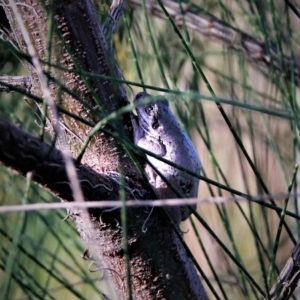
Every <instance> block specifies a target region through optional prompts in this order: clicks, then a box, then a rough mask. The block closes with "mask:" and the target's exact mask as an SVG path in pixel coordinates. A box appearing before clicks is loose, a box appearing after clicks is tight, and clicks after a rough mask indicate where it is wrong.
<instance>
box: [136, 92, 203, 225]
mask: <svg viewBox="0 0 300 300" xmlns="http://www.w3.org/2000/svg"><path fill="white" fill-rule="evenodd" d="M146 97H151V96H150V95H149V94H147V93H144V92H141V93H138V94H137V95H136V96H135V99H134V102H138V101H140V100H141V99H144V98H146ZM136 110H137V117H135V116H132V121H133V129H134V142H135V144H136V145H138V146H139V147H141V148H144V149H147V150H149V151H151V152H153V153H155V154H157V155H160V156H161V157H163V158H165V159H167V160H170V161H172V162H174V163H176V164H178V165H180V166H182V167H184V168H186V169H188V170H191V171H193V172H195V173H197V174H199V173H200V168H201V166H200V161H199V159H198V155H197V152H196V150H195V148H194V145H193V143H192V141H191V140H190V138H189V137H188V135H187V134H186V133H185V132H184V131H183V130H182V128H181V127H180V125H179V124H178V122H177V120H176V118H175V116H174V115H173V113H172V112H171V110H170V109H169V106H168V102H167V100H166V99H162V100H161V101H159V102H155V103H151V104H148V105H144V106H139V107H137V108H136ZM147 158H148V159H149V161H150V162H151V163H152V164H153V165H154V166H155V167H156V168H157V169H158V170H159V171H160V172H161V173H162V174H163V175H164V176H165V177H166V178H167V179H168V180H169V181H170V182H171V183H172V184H173V186H174V187H175V188H176V189H177V190H178V191H180V192H181V193H182V194H183V195H185V197H187V198H194V197H197V195H198V185H199V180H198V179H197V178H195V177H193V176H191V175H189V174H187V173H185V172H183V171H180V170H178V169H177V168H174V167H172V166H170V165H168V164H166V163H164V162H162V161H160V160H158V159H155V158H154V157H152V156H149V155H148V156H147ZM145 172H146V174H147V176H148V179H149V182H150V183H151V184H152V185H153V187H154V189H155V191H156V192H157V194H158V196H159V197H160V198H161V199H170V198H178V196H177V195H176V193H175V192H174V191H173V190H172V189H171V188H170V187H169V186H168V185H167V184H166V183H165V182H164V180H163V179H162V178H161V177H160V176H158V174H157V173H155V172H154V170H153V169H152V168H151V167H150V166H147V167H146V169H145ZM193 207H194V208H196V205H194V206H193ZM168 210H169V212H170V214H171V215H172V218H173V220H174V221H175V222H176V223H178V224H179V223H180V220H181V221H184V220H186V219H187V218H188V217H189V216H190V214H191V211H190V210H189V208H188V207H186V206H181V207H180V209H179V208H178V207H177V208H176V207H175V208H172V209H168Z"/></svg>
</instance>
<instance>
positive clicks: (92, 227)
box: [0, 0, 207, 299]
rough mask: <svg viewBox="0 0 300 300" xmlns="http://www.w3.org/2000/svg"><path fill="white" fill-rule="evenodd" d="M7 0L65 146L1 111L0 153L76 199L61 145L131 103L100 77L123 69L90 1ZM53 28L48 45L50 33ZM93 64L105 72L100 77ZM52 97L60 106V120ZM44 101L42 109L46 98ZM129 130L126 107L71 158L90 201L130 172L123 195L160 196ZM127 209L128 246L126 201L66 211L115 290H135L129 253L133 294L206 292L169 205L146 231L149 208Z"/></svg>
mask: <svg viewBox="0 0 300 300" xmlns="http://www.w3.org/2000/svg"><path fill="white" fill-rule="evenodd" d="M2 3H4V5H3V8H4V10H5V13H6V15H7V17H8V20H9V22H10V26H11V29H12V31H13V34H14V38H15V40H16V41H17V44H18V45H19V48H20V50H21V51H22V52H24V53H29V56H27V57H25V58H26V66H27V68H28V72H29V75H30V78H31V89H30V92H31V94H32V95H34V96H35V97H36V98H35V99H36V100H37V101H38V100H39V98H40V101H42V99H41V98H42V97H43V99H44V101H46V100H47V101H48V102H47V104H48V105H49V108H50V109H49V110H48V113H47V117H48V120H49V122H50V123H51V124H52V125H53V126H54V130H53V132H52V134H53V137H54V138H57V135H58V134H59V137H58V139H57V140H58V141H59V144H57V147H60V148H61V149H62V152H61V151H59V150H58V149H55V148H53V147H52V146H49V145H47V144H45V143H44V142H43V141H42V140H41V139H40V138H36V137H33V136H31V135H29V134H28V133H26V132H24V131H22V130H21V129H18V128H16V127H14V126H13V125H11V124H9V123H7V122H4V121H3V122H2V121H1V122H0V133H1V136H0V160H1V162H2V163H4V164H5V165H7V166H8V167H10V168H13V169H14V170H17V171H18V172H19V173H20V174H22V175H24V176H25V175H26V174H27V172H33V178H34V180H35V181H37V182H38V183H40V184H41V185H42V186H43V187H45V188H47V189H50V190H51V192H53V193H55V194H56V195H58V196H59V197H60V198H61V199H62V200H64V201H73V200H76V196H77V195H76V194H74V190H73V189H72V184H71V180H70V176H69V175H68V171H67V169H66V167H65V164H67V163H66V160H65V157H66V154H64V153H65V152H64V151H65V149H64V145H65V144H67V145H68V146H69V147H70V150H71V153H72V155H73V157H77V156H78V154H79V153H80V149H81V147H82V144H83V141H86V139H87V138H88V135H89V133H90V131H91V129H92V127H91V126H94V125H95V124H96V123H97V122H99V121H101V120H103V118H105V117H106V116H108V115H109V114H110V113H112V112H114V111H117V110H118V109H119V108H121V107H124V106H125V105H126V104H128V103H129V102H128V100H127V96H126V93H125V89H124V88H123V86H122V85H121V84H119V83H117V82H115V81H111V80H108V79H103V77H101V76H109V77H114V78H120V74H119V73H120V72H119V71H118V68H117V65H116V63H115V60H114V57H113V54H112V51H111V49H110V47H109V45H108V43H107V41H106V38H105V36H104V34H103V29H102V26H101V25H100V24H99V22H98V20H97V18H96V15H95V13H94V9H93V6H92V5H91V3H90V2H89V1H85V0H79V1H66V0H60V1H47V2H45V3H44V4H42V3H41V2H40V1H36V0H25V1H22V4H20V3H19V4H14V1H8V0H3V1H2ZM49 3H52V4H51V5H50V4H49ZM20 17H21V18H20ZM20 20H22V21H20ZM22 23H23V24H22ZM51 24H52V25H53V28H54V30H53V35H51V32H52V29H51V26H52V25H51ZM22 26H24V27H23V28H22ZM24 30H25V31H26V32H27V34H28V38H27V39H26V36H25V35H24ZM49 33H50V34H49ZM49 36H50V37H51V40H50V41H49V43H50V45H51V47H49V45H48V42H47V41H48V40H49V38H48V37H49ZM49 51H51V55H49ZM34 55H36V56H37V57H36V58H38V59H39V61H38V60H36V59H35V57H34ZM39 66H42V72H41V71H39V70H38V69H39V68H38V67H39ZM87 72H88V73H87ZM93 74H98V75H101V76H99V77H97V78H96V77H93ZM47 82H49V84H48V85H47V86H45V83H47ZM12 89H13V87H12ZM47 89H49V90H50V93H49V94H47ZM37 97H38V98H37ZM47 97H48V98H47ZM33 98H34V97H33ZM51 101H53V102H54V103H55V104H56V106H59V109H58V110H59V112H60V113H59V118H60V123H61V125H60V129H59V128H58V122H57V119H56V113H55V111H54V110H53V106H51ZM40 107H41V109H42V110H43V106H42V105H40ZM63 111H68V112H69V113H72V114H75V115H77V116H78V118H74V117H73V116H72V115H70V114H66V113H62V112H63ZM80 118H81V119H80ZM82 119H84V120H82ZM67 129H68V130H67ZM120 137H121V138H120ZM117 138H118V139H117ZM54 140H55V139H54ZM129 140H132V126H131V121H130V115H129V114H127V115H126V114H124V115H123V116H122V117H121V118H120V119H119V120H118V121H115V122H114V123H110V124H109V125H106V126H105V127H104V126H102V127H101V128H100V130H99V131H98V132H96V133H95V134H94V135H93V137H92V139H91V141H90V142H89V144H88V148H87V150H86V151H85V153H84V155H83V156H82V157H81V156H80V158H81V159H80V160H79V159H77V160H74V159H71V160H70V163H71V164H72V165H73V166H74V167H75V170H76V172H77V177H78V180H79V184H80V187H81V190H82V192H83V197H84V200H85V201H91V200H115V199H118V198H119V197H120V196H119V190H120V189H121V188H122V186H123V185H122V181H123V178H125V179H124V182H125V188H124V189H125V191H126V199H139V200H145V199H153V195H152V194H151V191H150V190H149V188H148V184H147V183H145V181H144V180H143V178H142V176H141V175H140V174H139V172H138V170H137V169H136V167H135V165H134V164H133V162H132V160H131V159H130V157H129V156H130V155H132V154H133V153H134V152H133V151H132V150H128V149H130V147H124V145H126V143H128V141H129ZM126 149H127V150H128V151H129V152H128V151H126ZM128 153H129V154H130V155H128ZM20 157H21V159H17V158H20ZM140 161H141V159H140ZM117 172H118V173H117ZM120 172H123V175H124V176H125V177H122V176H121V174H119V173H120ZM126 213H127V214H126V216H127V217H126V222H127V242H128V251H127V250H126V248H124V245H126V244H124V242H123V239H124V232H123V231H122V227H120V225H119V224H122V225H124V222H123V223H122V222H121V216H120V210H112V211H111V212H106V211H103V210H101V209H90V210H89V216H90V217H89V220H87V219H86V218H85V217H84V213H83V211H81V210H79V209H77V210H76V209H72V210H70V211H69V216H70V218H71V219H72V220H73V221H74V223H75V224H76V227H77V230H78V232H79V233H80V235H81V237H82V239H83V240H84V242H85V243H86V245H87V247H88V248H89V249H90V250H91V252H92V253H93V255H94V257H95V260H96V261H98V263H99V264H100V266H101V268H105V269H107V270H108V271H107V273H108V276H110V277H111V279H112V281H113V283H114V286H115V288H116V291H117V295H118V297H119V298H120V299H126V298H127V297H128V293H129V292H128V291H129V289H128V284H127V281H126V280H127V278H128V272H127V271H126V263H125V262H126V255H128V257H129V261H130V274H131V277H130V279H131V288H132V298H133V299H207V296H206V294H205V292H204V289H203V287H202V284H201V282H200V279H199V276H198V274H197V272H196V270H195V268H194V266H193V263H192V261H191V259H190V257H188V254H187V252H186V250H185V248H184V246H183V244H182V243H181V242H180V238H181V236H180V234H179V235H178V234H176V232H175V231H174V228H173V226H172V225H171V224H170V221H169V220H168V219H167V218H166V217H165V215H164V213H163V210H162V209H154V212H153V213H152V215H151V218H150V219H149V221H148V222H147V231H146V232H143V230H142V228H143V226H144V225H145V220H146V219H147V217H148V215H149V210H145V209H141V208H130V209H127V210H126ZM127 252H128V253H127ZM109 270H111V271H109Z"/></svg>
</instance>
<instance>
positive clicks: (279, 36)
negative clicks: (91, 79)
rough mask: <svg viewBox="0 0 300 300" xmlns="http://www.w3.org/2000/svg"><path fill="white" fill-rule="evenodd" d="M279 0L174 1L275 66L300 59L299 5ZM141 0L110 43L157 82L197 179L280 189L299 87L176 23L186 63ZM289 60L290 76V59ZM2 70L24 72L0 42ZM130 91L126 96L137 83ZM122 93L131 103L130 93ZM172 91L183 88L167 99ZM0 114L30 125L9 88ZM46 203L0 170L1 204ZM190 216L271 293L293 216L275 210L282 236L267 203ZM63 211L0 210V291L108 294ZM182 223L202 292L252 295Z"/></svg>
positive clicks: (209, 192) (29, 112)
mask: <svg viewBox="0 0 300 300" xmlns="http://www.w3.org/2000/svg"><path fill="white" fill-rule="evenodd" d="M162 2H164V1H162ZM174 2H175V3H178V2H181V1H174ZM183 2H184V3H183ZM287 2H288V1H279V0H277V1H273V0H270V1H265V0H263V1H255V0H242V1H238V0H226V1H225V0H223V1H222V0H214V1H201V0H198V1H182V5H186V4H191V3H193V4H194V6H191V5H190V6H189V7H190V8H191V10H192V11H193V12H195V14H196V15H199V16H203V17H205V18H209V15H208V14H211V15H213V16H215V17H216V18H217V19H218V20H220V22H221V21H223V22H225V23H226V25H222V26H224V28H225V26H226V28H230V27H233V28H238V29H240V30H241V31H243V32H244V33H247V34H249V35H251V36H253V37H256V38H257V39H259V40H260V41H261V42H262V43H264V45H266V47H267V48H268V49H269V50H266V51H267V52H268V51H271V50H270V49H273V48H275V47H276V49H278V53H279V57H280V58H281V61H282V64H283V65H284V59H283V58H284V57H283V54H285V55H287V56H289V57H291V58H295V57H299V56H300V49H299V45H300V44H299V37H300V35H299V28H300V22H299V15H298V16H297V13H296V12H297V11H298V12H300V6H299V4H297V3H296V1H290V2H289V3H290V4H291V5H292V7H291V6H288V5H287ZM128 3H130V1H128ZM141 3H142V4H141V9H135V10H131V9H129V8H128V7H127V6H126V9H125V12H124V16H123V18H121V21H120V24H119V26H118V29H117V32H116V34H115V35H114V36H113V40H112V45H113V48H114V50H115V56H116V58H117V61H118V63H119V67H120V70H121V71H122V73H123V75H124V78H125V79H126V80H128V81H133V82H137V83H142V84H145V85H148V86H153V87H156V88H164V89H166V92H165V93H163V94H164V95H166V97H167V98H168V99H169V100H170V106H171V108H172V110H173V112H174V113H175V114H176V115H177V117H178V120H180V123H181V125H182V126H183V127H184V129H185V130H186V131H187V132H188V133H189V135H190V136H191V138H192V140H193V142H194V144H195V146H196V148H197V150H198V153H199V157H200V159H201V162H202V166H203V170H202V175H204V176H205V177H207V178H210V179H212V180H215V181H217V182H220V183H222V184H224V185H225V186H228V187H230V188H232V189H234V190H236V191H238V192H242V193H245V194H248V195H263V194H266V189H265V188H264V186H265V187H266V188H267V190H268V191H269V193H270V194H277V193H283V192H287V191H288V187H289V184H290V182H291V180H292V178H293V173H294V170H295V164H296V163H297V158H298V156H299V154H298V152H299V134H298V132H299V125H298V114H299V113H298V103H299V90H298V88H297V86H296V84H294V83H293V80H289V79H287V77H285V76H286V75H287V74H284V73H279V72H276V71H275V69H274V68H269V69H266V68H261V67H258V66H257V65H256V63H255V61H254V60H252V61H250V60H248V59H247V57H246V56H245V54H244V53H243V51H236V50H232V49H229V48H230V47H228V46H223V45H222V44H221V43H219V42H216V41H214V40H213V38H212V36H211V32H210V33H209V34H207V37H204V36H203V35H201V34H199V33H198V32H195V31H192V30H191V29H190V28H189V27H188V25H187V24H183V25H182V26H179V27H178V29H179V31H180V32H181V34H182V36H183V38H184V40H185V43H186V45H187V46H188V49H189V51H190V52H191V53H192V54H193V56H194V57H195V59H196V61H195V63H194V64H193V63H192V60H193V59H192V58H191V55H190V54H188V53H187V51H186V49H185V46H184V44H183V43H182V41H181V39H180V37H179V36H178V34H176V32H175V31H174V28H173V27H172V24H171V23H170V22H169V21H166V20H162V19H160V18H157V17H154V16H153V15H151V14H150V13H149V12H147V11H146V10H145V9H144V8H143V7H144V4H143V1H142V0H141ZM94 7H95V10H96V11H97V13H98V14H99V19H101V20H103V19H104V18H105V17H106V14H107V10H108V8H109V1H106V2H101V3H98V2H97V1H94ZM184 7H185V6H183V8H184ZM292 8H294V9H295V11H296V12H295V11H293V9H292ZM220 24H222V23H220ZM193 25H194V26H195V27H197V26H199V24H196V23H195V24H193ZM239 38H240V37H239V36H237V39H239ZM232 42H233V43H235V44H236V43H237V41H236V40H234V41H232ZM258 56H259V53H258ZM291 66H292V69H293V67H294V71H295V72H299V70H296V69H295V66H293V64H292V63H291ZM198 67H199V68H200V69H201V70H202V72H203V73H204V74H205V76H206V78H207V80H208V83H209V86H208V84H207V83H205V81H204V80H203V77H202V76H201V72H199V69H197V68H198ZM3 74H7V75H20V74H26V71H25V69H24V67H23V66H22V64H21V63H20V62H19V61H18V59H17V58H16V57H15V56H14V55H13V54H12V53H11V52H10V51H9V50H8V49H7V48H6V47H5V45H4V44H0V75H3ZM291 77H293V75H292V76H291ZM131 88H132V90H133V92H134V93H136V92H139V91H140V90H141V88H140V87H135V86H132V87H131ZM127 90H128V95H129V98H130V99H132V98H133V94H132V91H131V90H130V89H129V88H128V87H127ZM146 90H147V92H148V93H150V94H153V95H155V94H162V93H161V92H159V91H157V90H153V89H151V88H146ZM174 90H175V91H181V92H182V93H181V94H178V95H176V96H174V94H173V93H172V91H174ZM211 90H213V91H214V93H215V95H216V97H217V98H218V99H220V100H222V99H223V100H224V99H225V100H227V104H222V109H223V111H224V113H225V115H226V117H227V119H228V120H229V121H230V124H231V126H232V128H231V129H230V128H229V126H228V122H227V123H226V121H225V120H224V114H223V115H222V113H221V112H220V109H219V108H218V107H217V105H216V103H214V101H212V94H211ZM191 91H192V92H193V93H192V94H191V93H189V92H191ZM209 99H210V100H209ZM241 105H242V106H243V107H241ZM0 117H1V118H5V119H7V120H9V121H11V122H12V123H14V124H17V125H19V126H21V127H22V128H24V129H25V130H26V131H28V132H31V133H33V134H38V132H39V124H40V119H39V113H38V111H37V109H36V107H35V104H34V103H33V102H32V101H31V100H28V99H27V100H26V99H24V98H23V96H22V95H20V94H18V93H9V94H6V93H1V94H0ZM231 130H232V131H233V132H234V133H235V134H236V135H237V136H238V137H239V138H240V141H238V140H237V139H236V138H234V136H233V133H232V131H231ZM241 149H244V151H242V150H241ZM245 153H247V155H248V156H249V158H250V159H251V162H252V163H253V166H252V167H251V166H250V163H249V160H247V158H246V155H245ZM258 174H259V175H258ZM262 182H263V183H262ZM296 191H297V180H295V181H293V182H292V192H296ZM215 196H220V197H231V196H232V194H231V193H230V192H228V191H225V190H224V189H221V188H218V187H216V186H213V185H211V184H208V183H207V182H205V181H204V180H203V181H201V183H200V188H199V198H206V197H215ZM53 201H59V199H57V198H55V197H53V196H52V195H50V194H49V193H48V192H47V191H44V190H43V189H41V188H39V187H38V186H37V185H35V184H32V183H30V187H29V188H28V181H26V179H24V178H21V177H20V176H18V175H16V174H14V173H13V172H12V171H10V170H8V169H6V168H5V167H4V166H2V165H0V203H1V205H14V204H21V203H40V202H53ZM283 203H284V198H283V199H280V200H279V201H276V204H277V205H278V206H280V207H282V206H283ZM288 209H289V210H290V211H293V212H295V213H296V214H298V200H297V197H290V201H289V204H288ZM198 213H199V214H200V216H201V217H202V218H203V219H204V220H205V221H206V222H207V224H208V225H209V227H210V230H211V232H213V233H214V234H216V235H217V236H218V237H219V239H220V240H221V241H222V242H223V244H224V245H225V246H226V247H227V249H228V250H229V251H230V252H231V253H232V254H233V255H234V257H235V259H236V260H238V261H239V262H240V263H241V264H242V265H243V266H244V270H246V271H247V272H249V273H250V275H251V276H252V278H253V280H254V281H255V282H256V283H257V284H258V285H259V286H260V287H261V289H262V290H263V291H266V290H267V289H268V288H270V287H271V286H272V284H273V283H274V280H275V278H276V277H277V272H276V268H275V270H273V271H272V272H271V271H270V266H272V264H273V263H275V264H276V266H277V268H278V269H277V270H281V269H282V267H283V266H284V264H285V262H286V260H287V259H288V257H289V255H290V252H291V250H292V249H293V245H294V242H295V241H296V240H298V235H299V222H298V221H297V220H296V219H294V218H291V217H285V221H286V223H287V225H288V227H289V229H290V231H291V232H292V233H293V237H294V238H292V237H291V236H290V235H289V234H287V231H286V229H282V230H281V229H280V227H279V217H278V215H277V214H276V213H275V212H274V210H272V209H267V208H264V207H263V206H261V205H258V204H253V203H252V204H251V203H250V202H248V201H242V202H241V203H239V204H235V203H224V204H218V205H216V204H205V205H198ZM65 216H66V212H65V211H63V210H59V211H41V212H31V213H27V212H26V213H23V212H22V213H5V214H0V247H1V251H0V257H1V260H0V298H1V297H3V299H64V298H67V299H77V298H78V299H98V298H99V297H100V294H101V293H100V291H102V292H104V293H105V294H109V293H110V292H109V288H108V284H107V282H106V281H105V279H102V280H100V279H101V276H102V272H101V271H99V272H94V273H93V272H90V271H89V264H90V262H89V261H84V260H83V259H82V258H80V254H81V253H82V252H83V250H84V245H83V243H82V242H81V240H80V238H79V236H78V233H77V232H76V230H75V228H74V225H73V224H72V222H71V221H69V220H66V221H64V222H63V221H62V220H63V219H64V218H65ZM182 230H183V232H186V233H185V234H184V237H185V239H186V241H187V243H188V245H189V247H190V249H191V250H192V252H193V254H194V256H195V257H196V259H197V261H198V262H199V264H200V266H201V268H202V269H203V271H204V272H205V274H206V276H207V279H208V280H209V281H210V282H211V284H212V286H213V288H214V289H215V292H214V293H212V292H211V291H210V289H209V287H208V286H207V285H206V284H205V288H206V291H207V292H208V294H209V297H210V299H215V298H216V297H218V298H219V299H262V296H261V295H260V293H259V291H258V290H257V288H256V287H255V286H253V285H252V284H250V283H249V281H248V279H247V278H246V276H245V274H244V272H243V271H240V270H239V269H238V268H237V266H236V263H235V262H234V261H233V260H232V259H231V258H229V257H228V255H227V254H226V253H225V252H224V251H223V250H222V249H221V247H220V244H219V242H218V241H216V239H214V238H213V236H212V234H211V232H209V231H208V230H206V229H205V228H204V227H203V224H201V223H200V222H199V220H198V219H197V218H195V217H193V218H192V223H191V221H187V222H184V223H182ZM276 237H277V238H276ZM293 239H294V241H293ZM276 242H278V243H279V245H278V250H277V251H276ZM205 253H206V254H207V257H206V256H205ZM274 258H275V260H274ZM4 269H5V270H6V271H5V272H4V271H3V270H4ZM296 293H297V292H295V298H294V299H297V296H296ZM216 295H217V296H216ZM298 297H300V296H298ZM298 299H299V298H298Z"/></svg>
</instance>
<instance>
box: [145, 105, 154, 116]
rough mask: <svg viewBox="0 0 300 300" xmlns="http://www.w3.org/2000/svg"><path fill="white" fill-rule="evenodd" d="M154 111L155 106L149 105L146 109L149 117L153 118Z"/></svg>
mask: <svg viewBox="0 0 300 300" xmlns="http://www.w3.org/2000/svg"><path fill="white" fill-rule="evenodd" d="M153 110H154V107H153V105H147V106H146V107H145V113H146V114H147V115H148V116H152V115H153Z"/></svg>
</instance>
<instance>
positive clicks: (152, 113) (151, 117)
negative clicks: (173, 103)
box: [134, 92, 169, 132]
mask: <svg viewBox="0 0 300 300" xmlns="http://www.w3.org/2000/svg"><path fill="white" fill-rule="evenodd" d="M151 97H152V96H151V95H149V94H147V93H145V92H140V93H138V94H137V95H136V96H135V98H134V102H139V101H142V100H144V99H147V98H148V99H149V103H147V104H144V105H140V106H138V107H137V108H136V111H137V114H138V120H139V125H140V126H141V127H142V129H143V130H144V131H146V132H152V131H159V130H160V127H161V125H162V119H163V116H164V115H165V113H166V111H168V110H169V106H168V101H167V100H166V99H164V98H159V99H158V100H157V98H156V99H155V98H153V97H152V101H151V100H150V99H151ZM154 99H155V101H154Z"/></svg>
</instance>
